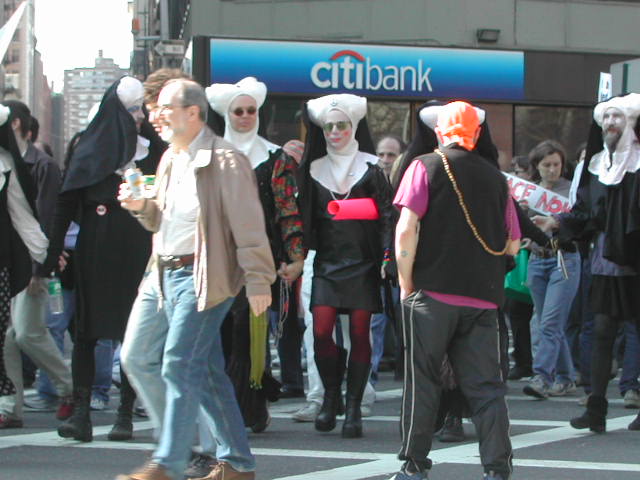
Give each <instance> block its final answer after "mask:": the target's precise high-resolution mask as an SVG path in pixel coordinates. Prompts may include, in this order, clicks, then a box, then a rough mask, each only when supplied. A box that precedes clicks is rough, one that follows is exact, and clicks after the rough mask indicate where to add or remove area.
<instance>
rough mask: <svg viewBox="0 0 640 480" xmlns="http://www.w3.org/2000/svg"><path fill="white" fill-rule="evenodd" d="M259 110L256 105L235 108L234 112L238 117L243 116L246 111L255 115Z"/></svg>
mask: <svg viewBox="0 0 640 480" xmlns="http://www.w3.org/2000/svg"><path fill="white" fill-rule="evenodd" d="M257 111H258V109H257V108H256V107H249V108H236V109H235V110H233V114H234V115H235V116H236V117H241V116H243V115H244V114H245V112H246V114H247V115H255V114H256V112H257Z"/></svg>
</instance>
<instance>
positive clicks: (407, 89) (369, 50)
mask: <svg viewBox="0 0 640 480" xmlns="http://www.w3.org/2000/svg"><path fill="white" fill-rule="evenodd" d="M209 61H210V65H209V67H210V70H209V72H210V80H211V82H219V83H235V82H237V81H238V80H240V79H241V78H243V77H246V76H249V75H251V76H255V77H257V78H258V79H259V80H261V81H263V82H265V83H266V84H267V87H268V89H269V92H270V93H282V94H302V95H308V96H313V95H324V94H327V93H341V92H347V93H355V94H359V95H369V96H383V97H405V98H427V97H440V98H452V97H455V98H467V99H473V100H521V99H523V98H524V53H523V52H514V51H500V50H480V49H458V48H430V47H429V48H427V47H424V48H423V47H401V46H395V45H394V46H383V45H366V44H339V43H312V42H286V41H272V40H235V39H220V38H211V39H210V44H209Z"/></svg>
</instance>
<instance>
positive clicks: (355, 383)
mask: <svg viewBox="0 0 640 480" xmlns="http://www.w3.org/2000/svg"><path fill="white" fill-rule="evenodd" d="M370 367H371V365H370V364H369V363H358V362H349V370H348V371H347V410H346V413H345V418H344V423H343V424H342V437H343V438H360V437H361V436H362V415H361V412H360V404H361V403H362V395H363V394H364V389H365V387H366V386H367V382H368V381H369V370H370Z"/></svg>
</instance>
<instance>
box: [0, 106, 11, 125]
mask: <svg viewBox="0 0 640 480" xmlns="http://www.w3.org/2000/svg"><path fill="white" fill-rule="evenodd" d="M10 114H11V110H10V109H9V107H7V106H6V105H3V104H2V103H0V125H4V124H5V122H6V121H7V120H9V115H10Z"/></svg>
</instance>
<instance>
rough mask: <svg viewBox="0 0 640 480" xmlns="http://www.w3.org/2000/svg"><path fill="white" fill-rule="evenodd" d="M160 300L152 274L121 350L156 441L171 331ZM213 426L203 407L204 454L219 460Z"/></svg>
mask: <svg viewBox="0 0 640 480" xmlns="http://www.w3.org/2000/svg"><path fill="white" fill-rule="evenodd" d="M160 299H161V295H160V287H159V286H158V275H157V272H152V273H151V275H147V276H146V277H145V279H144V280H143V282H142V285H141V287H140V291H139V293H138V296H137V297H136V301H135V302H134V304H133V307H132V309H131V314H130V315H129V321H128V322H127V331H126V333H125V335H124V341H123V342H122V348H121V350H120V361H121V363H122V367H123V369H124V371H125V372H126V374H127V378H128V379H129V382H130V383H131V385H132V386H133V389H134V390H135V391H136V394H137V395H138V397H139V398H140V399H141V400H142V403H143V404H144V407H145V409H146V410H147V413H148V414H149V420H151V423H152V424H153V426H154V430H155V431H154V438H155V439H156V440H158V439H159V438H160V426H161V425H162V421H163V418H164V412H165V396H166V388H165V383H164V381H163V380H162V356H163V352H164V346H165V342H166V339H167V333H168V331H169V323H168V319H167V317H166V315H165V311H164V310H163V309H161V308H160ZM210 424H211V422H210V421H209V419H208V417H206V415H205V414H204V411H203V410H202V408H200V411H199V415H198V431H199V434H200V446H201V448H202V452H203V453H206V454H208V455H211V456H212V457H215V456H216V441H215V439H214V438H213V437H212V435H211V430H212V427H211V426H210Z"/></svg>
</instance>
